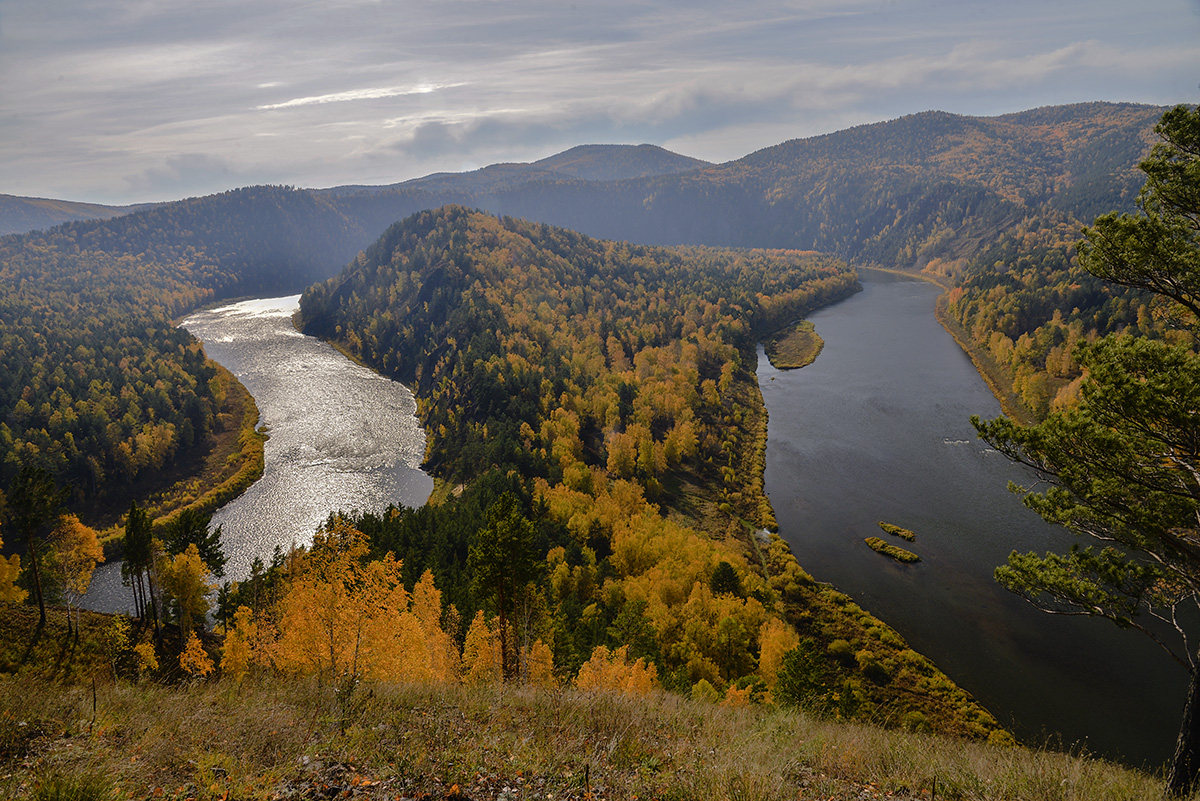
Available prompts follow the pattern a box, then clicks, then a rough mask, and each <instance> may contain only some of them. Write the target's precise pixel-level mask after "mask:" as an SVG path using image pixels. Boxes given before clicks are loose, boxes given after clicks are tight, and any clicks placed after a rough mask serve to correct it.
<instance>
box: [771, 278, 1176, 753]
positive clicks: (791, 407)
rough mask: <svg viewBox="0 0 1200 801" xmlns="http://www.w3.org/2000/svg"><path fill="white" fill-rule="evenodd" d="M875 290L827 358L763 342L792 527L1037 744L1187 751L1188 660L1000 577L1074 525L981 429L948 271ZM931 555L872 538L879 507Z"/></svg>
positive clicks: (841, 314) (846, 309)
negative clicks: (893, 551)
mask: <svg viewBox="0 0 1200 801" xmlns="http://www.w3.org/2000/svg"><path fill="white" fill-rule="evenodd" d="M860 274H861V276H860V277H861V280H862V284H863V291H862V292H860V293H857V294H855V295H853V296H851V297H849V298H848V299H846V300H843V301H841V302H839V303H837V304H835V305H833V306H829V307H826V308H824V309H822V310H820V311H818V312H816V313H814V314H812V315H811V316H810V317H809V319H810V320H811V321H812V322H813V323H814V325H815V326H816V330H817V333H818V334H820V335H821V337H822V338H823V339H824V340H825V347H824V350H823V351H822V352H821V355H820V356H819V357H818V358H817V360H816V361H815V362H814V363H813V364H811V365H809V366H808V367H805V368H803V369H800V370H789V371H779V370H776V369H774V368H773V367H772V366H771V365H770V363H769V362H768V361H767V358H766V356H765V355H764V354H763V353H762V351H761V348H760V352H759V362H758V378H759V384H760V386H761V388H762V393H763V399H764V400H765V402H766V405H767V410H768V413H769V424H768V437H767V468H766V489H767V494H768V495H769V496H770V499H771V503H772V505H773V507H774V509H775V514H776V517H777V519H778V522H779V527H780V534H781V535H782V536H783V537H784V539H786V540H787V542H788V543H789V544H790V545H791V546H792V549H793V551H794V552H795V553H796V556H797V558H798V559H799V561H800V564H801V565H803V566H804V568H805V569H806V570H808V571H809V572H810V573H811V574H812V575H813V576H814V577H816V578H817V579H818V580H822V581H827V582H830V583H832V584H833V585H835V586H836V587H837V588H838V589H840V590H843V591H844V592H846V593H847V594H849V595H851V596H853V597H854V599H855V601H857V602H858V603H859V604H860V605H862V606H863V607H864V608H866V609H868V610H871V611H872V612H874V613H875V614H876V616H878V617H880V618H882V619H883V620H885V621H886V622H887V623H888V624H890V625H891V626H892V627H893V628H895V629H896V630H897V631H899V632H900V634H901V635H903V636H904V637H905V638H906V639H907V640H908V641H909V643H910V644H911V645H912V647H913V648H915V649H916V650H917V651H919V652H921V653H923V654H925V655H926V656H928V657H929V658H931V659H932V660H933V661H934V662H935V663H936V664H937V665H938V667H940V668H941V669H942V670H943V671H944V672H945V673H947V674H948V675H949V676H950V677H951V678H953V679H954V680H955V681H956V682H958V683H959V685H960V686H962V687H964V688H965V689H967V690H968V691H970V692H971V693H972V694H973V695H974V696H975V697H976V699H978V700H979V701H980V702H981V703H983V705H984V706H986V707H987V708H988V709H989V710H990V711H992V713H993V714H995V715H996V716H997V717H998V718H999V719H1000V721H1001V723H1003V724H1004V725H1006V726H1008V727H1010V728H1011V729H1012V730H1013V731H1014V733H1016V734H1017V735H1018V737H1019V738H1020V739H1022V740H1023V741H1025V742H1027V743H1032V744H1040V743H1042V742H1047V741H1049V742H1051V743H1053V744H1058V745H1063V746H1072V745H1074V744H1078V745H1080V746H1081V747H1082V748H1085V749H1087V750H1088V751H1089V752H1091V753H1097V754H1100V755H1103V756H1107V757H1113V758H1122V759H1123V760H1125V761H1128V762H1131V763H1132V764H1135V765H1143V764H1145V765H1159V764H1161V763H1162V762H1163V761H1165V760H1166V759H1167V758H1169V756H1170V754H1171V748H1172V747H1173V744H1174V737H1175V733H1176V732H1177V730H1178V725H1179V719H1180V716H1181V711H1182V707H1183V698H1184V694H1185V692H1186V676H1185V675H1184V671H1183V669H1182V668H1180V667H1179V666H1178V665H1177V664H1175V663H1174V662H1173V661H1171V660H1170V659H1169V658H1168V657H1167V656H1166V655H1165V654H1164V653H1163V652H1162V651H1161V650H1159V649H1158V647H1157V646H1155V645H1154V644H1153V643H1151V641H1150V640H1149V639H1148V638H1146V637H1145V636H1144V635H1141V634H1138V633H1136V632H1130V631H1121V630H1118V629H1117V628H1116V627H1115V626H1113V625H1112V624H1111V623H1108V622H1107V621H1102V620H1093V619H1086V618H1077V617H1072V618H1064V617H1055V616H1051V615H1047V614H1044V613H1042V612H1039V611H1037V610H1036V609H1034V608H1033V607H1032V606H1030V605H1029V604H1027V603H1026V602H1024V601H1023V600H1021V599H1019V598H1017V597H1016V596H1015V595H1012V594H1011V593H1008V592H1007V591H1005V590H1004V589H1003V588H1001V587H1000V586H999V585H998V584H997V583H996V582H995V581H994V579H993V577H992V572H993V570H994V569H995V567H996V566H997V565H1000V564H1003V563H1004V561H1005V558H1006V557H1007V555H1008V554H1009V552H1010V551H1012V550H1014V549H1016V550H1019V551H1021V552H1025V551H1030V550H1032V551H1036V552H1038V553H1043V552H1045V551H1047V550H1065V549H1066V548H1067V547H1069V546H1070V544H1071V543H1072V542H1074V541H1076V540H1075V538H1074V537H1073V536H1072V535H1070V534H1069V533H1067V532H1065V531H1064V530H1062V529H1059V528H1055V527H1052V526H1049V525H1048V524H1046V523H1044V522H1043V521H1042V520H1041V519H1040V518H1038V517H1037V515H1035V514H1034V513H1033V512H1031V511H1029V510H1028V509H1026V508H1025V507H1024V506H1023V505H1022V504H1021V502H1020V499H1019V498H1018V497H1017V496H1016V495H1013V494H1012V493H1010V492H1008V491H1007V489H1006V487H1007V485H1008V482H1009V481H1010V480H1011V481H1016V482H1017V483H1024V484H1029V483H1030V482H1031V476H1030V475H1028V474H1026V473H1025V472H1024V471H1023V469H1022V468H1020V467H1018V466H1015V465H1013V464H1011V463H1010V462H1009V461H1008V460H1007V459H1005V458H1004V457H1003V456H1001V455H1000V454H998V453H996V452H995V451H992V450H990V449H989V448H988V447H987V446H986V444H985V443H983V442H981V441H980V440H978V439H977V438H976V436H975V432H974V429H973V428H972V427H971V425H970V420H969V418H970V416H971V415H972V414H978V415H980V416H982V417H984V418H991V417H996V416H998V415H999V414H1000V413H1001V412H1000V408H999V404H998V403H997V402H996V400H995V398H994V397H993V396H992V394H991V392H990V391H989V390H988V388H987V386H986V385H985V384H984V382H983V380H982V379H981V378H980V376H979V374H978V373H977V372H976V370H975V368H974V366H973V365H972V363H971V361H970V359H969V358H968V357H967V356H966V354H964V353H963V351H962V349H961V348H959V347H958V345H957V343H956V342H955V341H954V340H953V338H951V337H950V335H949V334H948V333H946V331H945V330H944V329H943V328H942V327H941V325H939V323H938V322H937V320H936V318H935V317H934V301H935V299H936V298H937V296H938V294H939V293H940V291H941V290H940V289H938V288H937V287H936V286H934V285H932V284H929V283H926V282H922V281H916V280H912V279H908V278H905V277H897V276H894V275H892V274H889V273H884V272H879V271H872V270H862V271H860ZM881 520H882V521H886V522H889V523H894V524H896V525H898V526H902V527H904V528H907V529H911V530H912V531H914V532H915V533H916V534H917V539H916V542H915V543H913V544H909V543H900V544H901V545H903V546H904V547H906V548H908V549H909V550H912V551H914V552H916V553H917V554H919V555H920V557H921V559H922V561H921V562H919V563H916V564H912V565H901V564H899V563H896V562H893V561H892V560H890V559H887V558H885V557H883V556H880V555H879V554H876V553H875V552H873V551H871V550H870V549H869V548H868V547H867V546H866V545H865V544H864V542H863V539H864V538H865V537H869V536H883V537H884V538H885V539H890V538H888V537H887V535H884V534H881V532H880V529H879V525H878V523H879V521H881Z"/></svg>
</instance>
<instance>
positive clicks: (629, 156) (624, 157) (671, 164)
mask: <svg viewBox="0 0 1200 801" xmlns="http://www.w3.org/2000/svg"><path fill="white" fill-rule="evenodd" d="M529 166H531V167H534V168H538V169H542V170H550V171H553V172H559V173H563V174H564V175H570V176H571V177H573V178H580V179H582V180H585V181H619V180H622V179H624V178H649V177H652V176H655V175H674V174H676V173H680V172H687V171H689V170H697V169H701V168H703V167H711V166H712V164H711V163H709V162H707V161H701V160H700V159H694V158H691V157H690V156H681V155H679V154H678V153H672V152H671V151H670V150H664V149H663V148H661V147H658V146H656V145H579V146H578V147H573V148H571V149H570V150H565V151H563V152H562V153H559V154H558V155H555V156H550V157H548V158H544V159H542V160H540V161H535V162H533V163H532V164H531V165H529Z"/></svg>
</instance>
